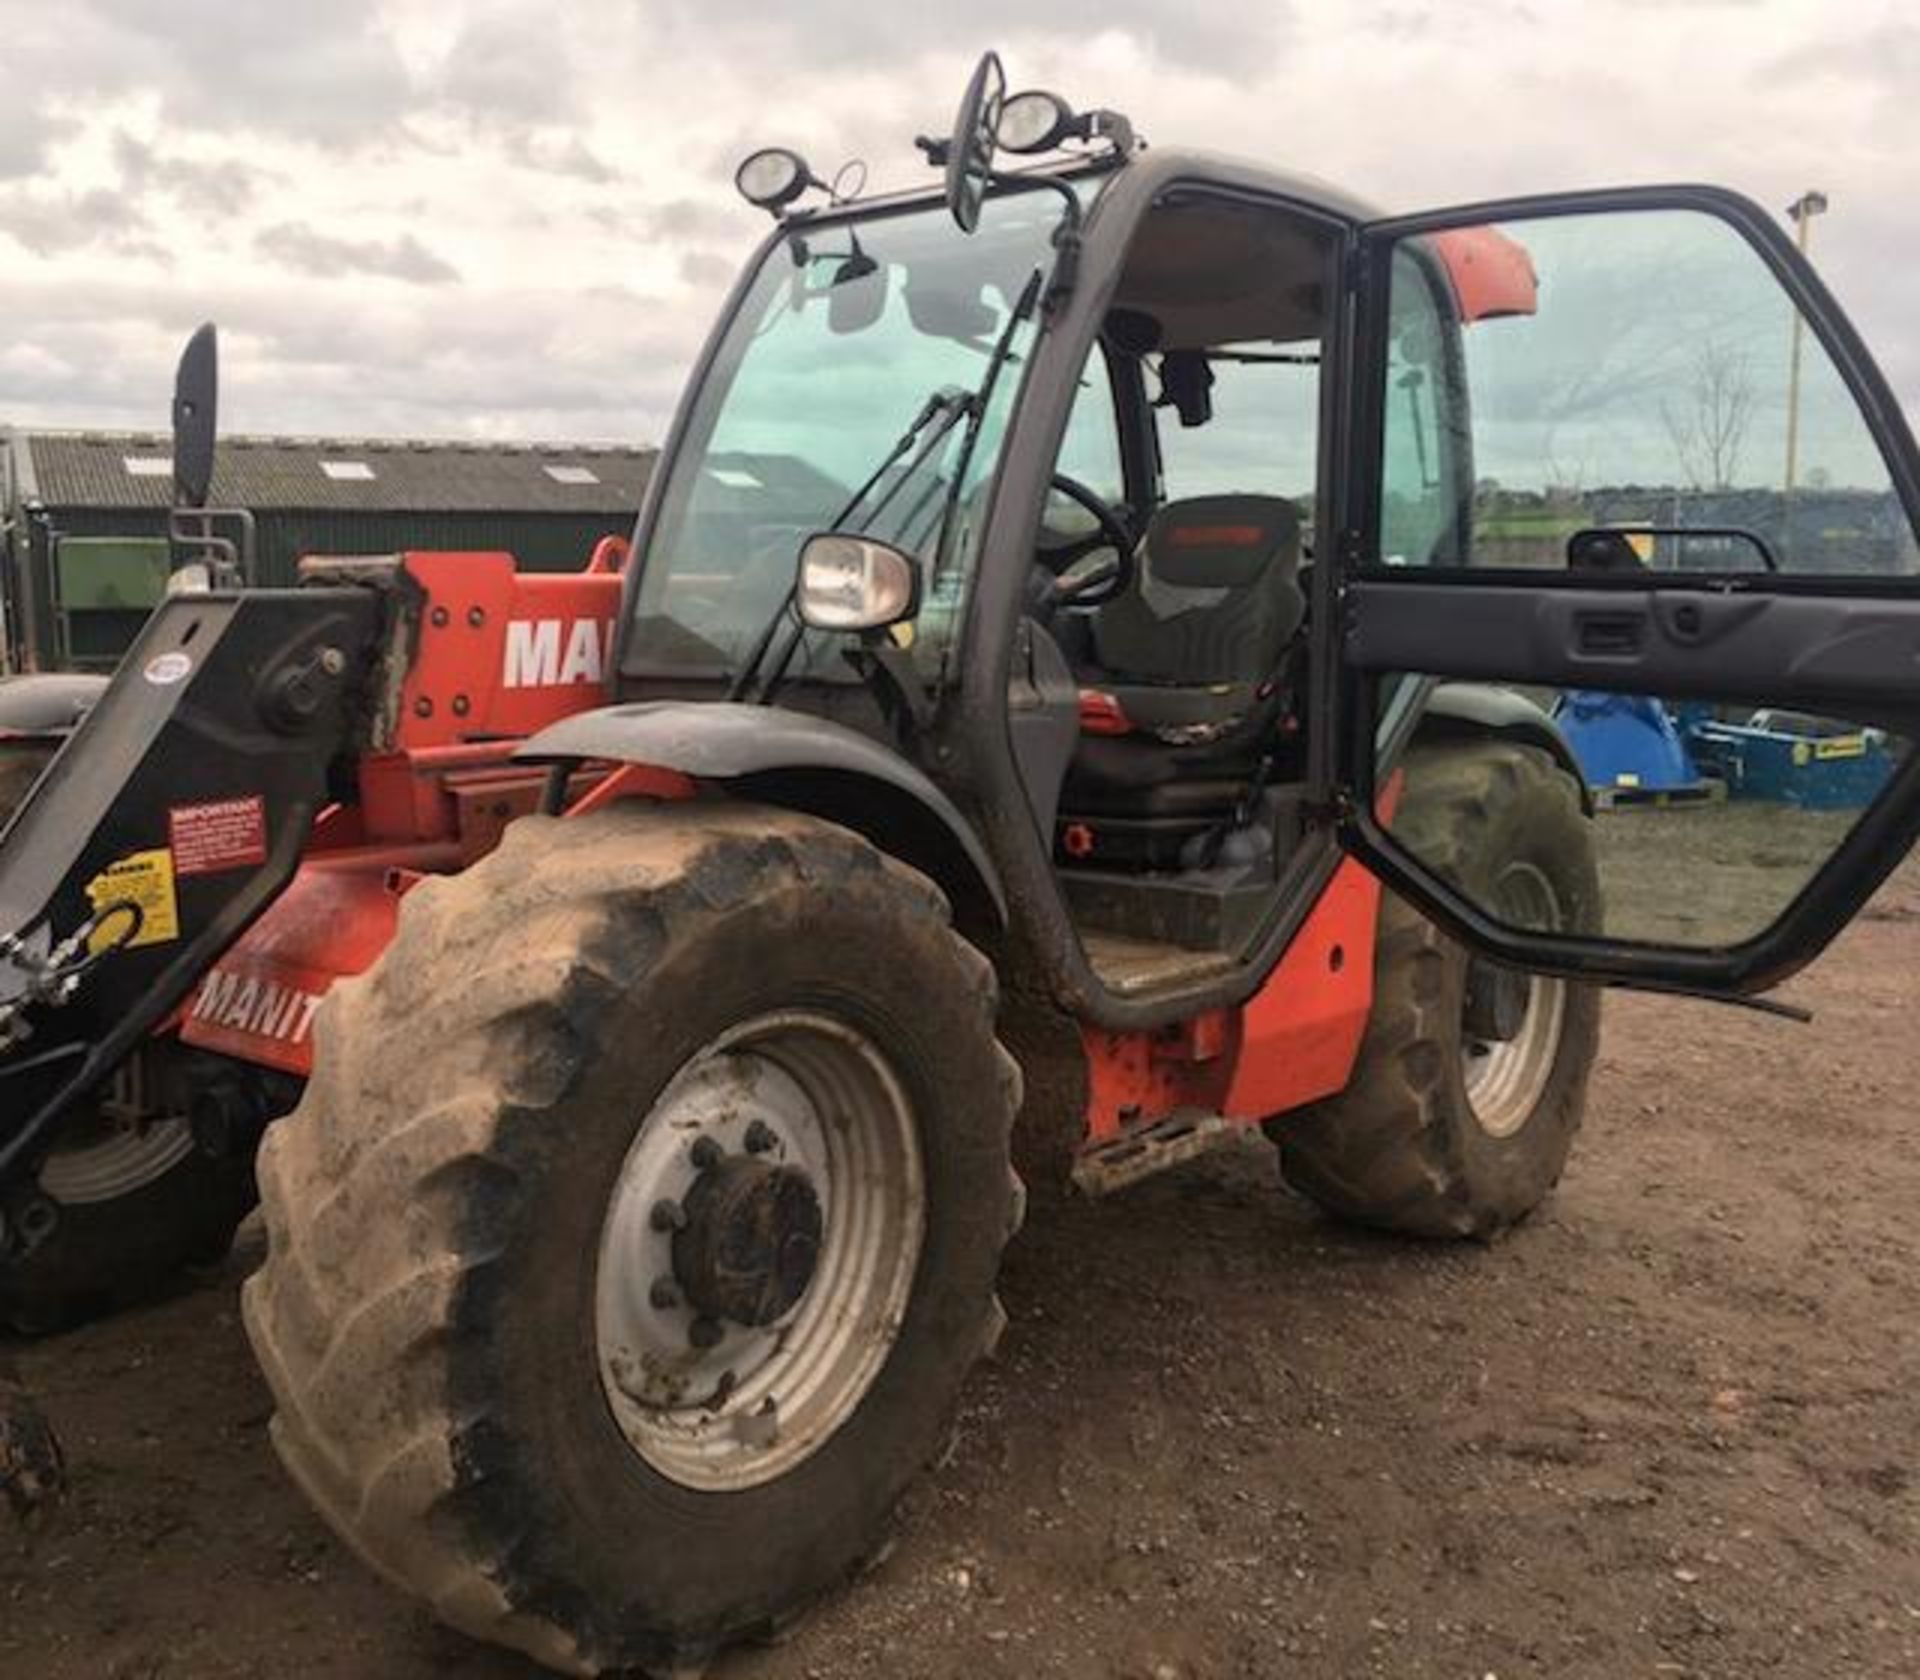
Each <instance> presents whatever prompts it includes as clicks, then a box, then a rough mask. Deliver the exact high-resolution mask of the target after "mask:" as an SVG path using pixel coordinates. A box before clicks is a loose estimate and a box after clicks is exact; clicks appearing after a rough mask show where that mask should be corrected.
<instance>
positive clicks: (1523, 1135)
mask: <svg viewBox="0 0 1920 1680" xmlns="http://www.w3.org/2000/svg"><path fill="white" fill-rule="evenodd" d="M1406 776H1407V779H1406V784H1405V789H1404V793H1403V795H1402V799H1401V804H1400V808H1399V811H1398V812H1397V813H1396V816H1395V819H1394V824H1393V827H1394V832H1395V834H1396V836H1397V837H1399V838H1400V839H1401V840H1403V841H1404V842H1405V844H1406V845H1407V846H1408V847H1409V849H1410V850H1412V851H1413V852H1414V853H1415V854H1416V855H1417V856H1419V857H1420V858H1422V859H1423V860H1425V861H1427V862H1429V863H1431V864H1433V865H1434V866H1435V867H1436V868H1437V869H1438V870H1439V872H1440V873H1441V874H1442V875H1444V876H1446V877H1447V878H1448V879H1449V880H1451V881H1453V882H1455V883H1456V884H1458V885H1459V886H1460V887H1461V888H1462V889H1463V890H1464V891H1465V892H1466V893H1467V895H1468V896H1469V897H1471V898H1473V899H1474V900H1476V901H1477V902H1480V903H1488V902H1490V901H1492V899H1493V898H1494V897H1495V896H1497V894H1498V893H1499V892H1500V891H1501V888H1502V882H1503V874H1512V873H1513V872H1516V871H1518V872H1523V873H1524V877H1525V878H1526V879H1528V880H1530V881H1538V882H1544V883H1545V885H1546V888H1547V891H1548V893H1549V895H1550V898H1551V900H1552V902H1553V906H1554V909H1555V912H1556V914H1555V920H1556V921H1557V922H1558V924H1559V925H1560V926H1561V927H1562V928H1563V929H1565V930H1568V931H1579V932H1593V931H1596V930H1597V929H1598V927H1599V925H1600V885H1599V876H1598V872H1597V869H1596V866H1595V862H1594V855H1593V840H1592V834H1591V829H1590V824H1589V823H1588V821H1587V819H1586V817H1585V815H1584V814H1583V812H1582V810H1581V807H1580V795H1579V790H1578V788H1577V786H1576V785H1575V783H1574V781H1573V779H1572V778H1571V777H1570V776H1569V775H1567V773H1566V772H1565V771H1564V770H1562V769H1561V768H1560V767H1559V766H1558V765H1557V764H1556V763H1555V762H1554V760H1553V759H1552V758H1551V757H1549V756H1548V754H1546V753H1545V752H1542V751H1539V750H1538V749H1535V748H1532V747H1523V746H1515V745H1508V744H1505V743H1500V742H1487V741H1483V742H1470V743H1468V742H1462V743H1447V744H1435V745H1429V746H1417V747H1415V748H1414V749H1413V751H1411V752H1410V753H1409V754H1408V757H1407V760H1406ZM1535 892H1536V895H1537V893H1538V888H1537V887H1536V888H1535ZM1474 977H1475V975H1474V965H1473V964H1471V963H1470V962H1469V960H1468V956H1467V953H1466V952H1465V951H1464V950H1463V949H1462V948H1461V947H1460V946H1458V945H1456V944H1455V943H1454V942H1453V941H1452V940H1450V939H1448V938H1447V937H1446V936H1445V935H1443V934H1442V933H1441V932H1440V931H1439V930H1438V929H1437V928H1435V927H1434V926H1433V925H1432V924H1431V923H1430V922H1428V921H1427V920H1426V919H1425V918H1424V917H1423V916H1421V915H1420V914H1419V913H1418V912H1417V911H1415V910H1413V909H1412V908H1411V907H1410V906H1409V905H1407V904H1406V903H1405V902H1404V901H1402V900H1401V899H1399V898H1398V897H1396V896H1394V895H1393V894H1391V893H1387V894H1384V895H1383V896H1382V900H1381V908H1380V927H1379V934H1378V941H1377V946H1376V954H1375V959H1374V1004H1373V1013H1372V1016H1371V1018H1370V1020H1369V1022H1368V1026H1367V1033H1366V1037H1365V1039H1364V1041H1363V1042H1362V1044H1361V1047H1360V1055H1359V1060H1358V1062H1357V1064H1356V1066H1355V1068H1354V1074H1353V1078H1352V1079H1351V1081H1349V1083H1348V1086H1347V1089H1346V1090H1345V1091H1343V1092H1342V1093H1341V1094H1340V1095H1339V1096H1337V1097H1334V1098H1332V1099H1330V1100H1329V1101H1326V1102H1323V1103H1318V1104H1316V1105H1314V1106H1313V1107H1312V1108H1310V1109H1306V1110H1303V1111H1302V1112H1300V1113H1298V1114H1293V1115H1287V1116H1284V1117H1282V1118H1280V1119H1277V1120H1274V1121H1271V1122H1269V1124H1268V1135H1269V1136H1270V1137H1271V1138H1272V1139H1273V1140H1274V1142H1275V1143H1276V1144H1277V1145H1278V1146H1279V1150H1280V1161H1281V1169H1282V1171H1283V1172H1284V1173H1285V1175H1286V1178H1287V1181H1288V1183H1290V1184H1291V1185H1292V1186H1293V1187H1294V1188H1295V1189H1297V1190H1299V1191H1301V1192H1302V1193H1303V1194H1305V1195H1307V1196H1309V1197H1311V1198H1312V1199H1313V1200H1314V1201H1315V1202H1317V1203H1319V1204H1320V1205H1321V1206H1322V1207H1324V1208H1325V1209H1327V1210H1328V1211H1329V1212H1331V1213H1334V1214H1336V1215H1338V1216H1340V1217H1342V1218H1345V1219H1350V1220H1353V1221H1355V1222H1356V1223H1359V1224H1364V1225H1371V1226H1374V1227H1377V1228H1379V1229H1383V1230H1390V1231H1399V1232H1406V1233H1410V1234H1413V1235H1418V1236H1429V1237H1490V1236H1493V1235H1495V1234H1496V1233H1498V1232H1499V1231H1502V1230H1504V1229H1506V1228H1507V1227H1508V1226H1510V1225H1513V1224H1514V1223H1516V1222H1517V1221H1519V1220H1521V1219H1524V1218H1525V1217H1526V1216H1527V1214H1529V1213H1530V1212H1532V1210H1533V1209H1534V1208H1535V1207H1536V1206H1537V1205H1538V1204H1539V1203H1540V1202H1541V1200H1543V1199H1544V1198H1545V1196H1546V1195H1547V1194H1548V1192H1549V1191H1551V1190H1552V1188H1553V1187H1554V1185H1555V1184H1556V1183H1557V1182H1558V1181H1559V1178H1560V1174H1561V1172H1562V1170H1563V1169H1564V1168H1565V1166H1566V1162H1567V1157H1568V1154H1569V1153H1570V1151H1571V1150H1572V1147H1573V1140H1574V1135H1575V1133H1576V1132H1577V1131H1578V1130H1579V1126H1580V1119H1581V1113H1582V1109H1583V1107H1584V1104H1585V1099H1586V1086H1587V1077H1588V1074H1589V1072H1590V1070H1591V1068H1592V1065H1593V1058H1594V1054H1595V1051H1596V1049H1597V1047H1598V1042H1599V1022H1600V998H1599V994H1598V993H1597V992H1596V991H1595V990H1594V989H1592V988H1591V987H1584V986H1574V985H1560V984H1557V983H1551V982H1550V983H1546V984H1544V985H1543V984H1542V983H1541V982H1538V981H1536V982H1534V983H1533V985H1532V987H1531V988H1530V990H1529V998H1530V1002H1529V1009H1530V1010H1532V1009H1535V1008H1541V1007H1545V1003H1544V1001H1543V1000H1546V999H1550V998H1554V997H1557V999H1558V1004H1557V1008H1558V1034H1557V1038H1555V1039H1554V1040H1553V1042H1552V1043H1551V1046H1550V1049H1549V1050H1548V1051H1547V1052H1546V1059H1545V1060H1544V1062H1543V1063H1542V1065H1541V1067H1540V1069H1539V1071H1538V1076H1537V1077H1535V1078H1529V1079H1527V1080H1526V1081H1525V1082H1524V1087H1520V1086H1509V1087H1508V1089H1507V1090H1506V1091H1505V1092H1504V1093H1502V1094H1504V1095H1505V1096H1506V1097H1507V1098H1508V1099H1509V1101H1508V1104H1507V1106H1506V1107H1505V1108H1504V1109H1503V1110H1501V1111H1500V1117H1499V1123H1498V1124H1497V1125H1494V1126H1492V1127H1491V1128H1490V1126H1489V1124H1488V1123H1486V1122H1485V1121H1484V1120H1483V1117H1482V1116H1481V1114H1480V1113H1478V1112H1477V1111H1476V1106H1475V1102H1474V1100H1473V1095H1472V1088H1473V1085H1474V1083H1475V1075H1474V1072H1473V1070H1474V1067H1475V1057H1474V1051H1475V1046H1474V1045H1473V1044H1472V1042H1471V1041H1470V1038H1469V1035H1468V1033H1467V1030H1466V1007H1467V988H1468V986H1469V984H1470V983H1472V982H1473V980H1474ZM1528 1019H1529V1022H1531V1021H1532V1020H1533V1017H1532V1015H1531V1014H1530V1015H1529V1017H1528ZM1481 1083H1483V1084H1484V1083H1485V1082H1481ZM1496 1083H1497V1082H1496ZM1485 1101H1486V1099H1484V1098H1483V1103H1485ZM1516 1102H1517V1105H1518V1106H1517V1107H1516V1106H1515V1103H1516Z"/></svg>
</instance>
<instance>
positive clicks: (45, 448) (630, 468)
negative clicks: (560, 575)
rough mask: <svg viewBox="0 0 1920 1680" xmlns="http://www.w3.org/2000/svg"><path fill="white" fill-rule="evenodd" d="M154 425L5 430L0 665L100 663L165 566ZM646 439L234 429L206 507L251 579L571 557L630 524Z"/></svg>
mask: <svg viewBox="0 0 1920 1680" xmlns="http://www.w3.org/2000/svg"><path fill="white" fill-rule="evenodd" d="M169 447H170V446H169V443H168V440H167V438H166V436H165V434H163V433H152V432H54V431H30V430H25V429H20V430H5V431H0V585H4V589H3V591H0V607H3V610H0V619H3V620H4V629H5V634H4V637H0V669H4V668H15V669H55V668H60V667H79V668H92V669H101V668H106V667H110V666H111V665H112V664H113V663H114V661H115V660H116V659H117V658H118V657H119V654H120V652H121V650H122V649H124V648H125V646H126V644H127V642H128V640H129V639H130V638H131V636H132V634H133V632H134V631H135V630H136V629H137V628H138V627H139V625H140V622H141V620H142V619H143V618H144V617H145V615H146V612H147V610H148V608H149V607H150V606H151V605H152V603H153V601H154V599H155V598H156V597H157V594H158V591H159V589H160V587H161V586H162V584H163V583H164V580H165V576H166V571H167V545H166V531H167V508H168V504H169V501H170V499H171V495H172V486H173V477H172V473H173V465H172V460H171V457H170V454H169ZM653 459H654V452H653V451H652V450H651V449H633V448H621V447H613V446H609V445H604V444H595V445H584V444H570V443H552V444H544V443H512V444H501V443H468V442H448V441H439V440H424V439H402V438H379V439H371V438H291V437H232V438H223V439H222V440H221V444H220V455H219V464H218V467H217V469H216V471H215V473H214V481H213V498H212V499H213V502H214V504H215V505H216V506H219V507H236V508H246V509H248V510H249V511H250V512H251V513H252V514H253V516H254V519H255V522H256V526H257V530H258V541H259V548H258V556H257V574H256V581H257V582H259V583H261V584H265V585H276V584H278V585H285V584H290V583H291V582H293V580H294V568H295V566H296V564H297V562H298V561H299V559H300V557H301V556H302V555H307V554H389V553H395V552H398V551H400V550H402V549H409V548H440V549H505V550H508V551H510V552H511V553H513V554H514V555H516V556H517V557H518V558H519V561H520V564H521V565H522V566H524V567H527V568H529V569H536V570H542V571H561V570H566V569H569V568H572V567H576V566H580V565H583V564H584V563H585V561H586V558H587V555H588V553H589V551H590V550H591V549H592V547H593V544H594V543H595V541H596V540H597V539H599V538H600V537H602V536H605V535H606V534H608V533H609V532H617V533H619V534H621V535H625V534H626V533H627V532H628V531H629V530H630V529H631V528H632V525H633V521H634V516H635V513H636V512H637V510H638V508H639V505H640V497H641V493H642V491H643V490H644V489H645V488H646V482H647V476H648V473H649V472H650V470H651V469H652V465H653Z"/></svg>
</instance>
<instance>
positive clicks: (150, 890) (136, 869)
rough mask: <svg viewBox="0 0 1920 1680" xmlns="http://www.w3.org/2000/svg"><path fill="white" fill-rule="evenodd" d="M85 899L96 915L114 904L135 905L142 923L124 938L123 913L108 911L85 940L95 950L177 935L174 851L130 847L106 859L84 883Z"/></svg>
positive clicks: (131, 946)
mask: <svg viewBox="0 0 1920 1680" xmlns="http://www.w3.org/2000/svg"><path fill="white" fill-rule="evenodd" d="M87 901H88V902H89V903H90V904H91V905H92V906H93V913H94V914H95V915H96V916H99V915H101V914H102V912H104V911H108V910H111V909H112V908H113V907H114V906H115V905H116V904H131V905H134V906H135V907H136V908H137V909H138V910H139V912H140V928H139V931H138V932H137V933H135V934H134V936H133V937H132V938H131V939H129V938H127V925H126V924H127V918H126V916H125V915H118V916H106V917H104V919H103V920H102V921H101V924H100V926H99V927H97V928H95V929H94V931H93V937H92V939H91V940H89V941H88V943H89V945H90V946H91V948H92V949H93V950H95V951H106V950H137V949H139V947H140V946H142V945H165V944H166V943H167V942H168V941H169V940H174V939H178V938H179V937H180V900H179V897H178V895H177V894H176V893H175V891H174V884H173V854H172V853H171V852H169V851H167V850H166V849H165V848H164V847H162V848H160V849H159V850H157V851H151V852H134V853H133V854H132V855H130V856H128V857H123V858H121V859H120V860H119V861H118V862H116V863H110V864H108V865H107V867H106V868H105V869H103V870H101V872H100V873H99V874H98V875H96V876H94V878H93V879H92V880H91V881H89V882H88V883H87Z"/></svg>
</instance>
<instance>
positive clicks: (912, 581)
mask: <svg viewBox="0 0 1920 1680" xmlns="http://www.w3.org/2000/svg"><path fill="white" fill-rule="evenodd" d="M794 604H795V606H796V607H797V609H798V611H799V614H800V622H801V623H802V624H804V625H806V627H807V628H808V629H809V630H881V629H884V628H885V627H886V626H887V625H889V624H898V623H899V622H900V621H901V620H902V619H906V618H911V617H913V615H914V614H915V613H916V612H917V611H918V610H919V607H920V568H919V566H918V565H917V564H916V563H915V561H914V559H913V557H912V556H911V555H909V554H905V553H903V552H902V551H901V550H899V549H897V548H895V547H894V546H893V545H892V544H891V543H884V542H879V541H877V540H876V539H874V538H872V537H855V536H849V535H848V534H847V533H846V532H844V531H820V532H817V533H816V534H815V535H813V536H811V537H809V538H807V540H806V541H805V542H804V543H802V544H801V545H800V576H799V581H798V583H797V585H796V586H795V590H794Z"/></svg>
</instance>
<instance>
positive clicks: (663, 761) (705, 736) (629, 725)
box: [514, 700, 1007, 942]
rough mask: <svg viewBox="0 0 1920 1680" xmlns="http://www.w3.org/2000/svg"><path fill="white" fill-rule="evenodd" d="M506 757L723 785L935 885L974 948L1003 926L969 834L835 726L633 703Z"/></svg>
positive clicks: (751, 711)
mask: <svg viewBox="0 0 1920 1680" xmlns="http://www.w3.org/2000/svg"><path fill="white" fill-rule="evenodd" d="M514 757H515V758H517V759H520V760H523V761H525V760H531V761H534V762H547V763H552V762H554V761H556V760H586V759H603V760H608V761H611V762H614V763H620V764H649V765H654V766H656V767H658V768H660V769H663V770H676V771H678V772H679V773H680V774H681V775H683V776H690V777H692V778H693V779H694V780H695V781H701V782H719V783H724V784H726V786H727V788H728V790H729V791H730V792H732V793H734V794H736V795H737V796H738V797H740V798H743V799H752V800H759V801H762V802H764V803H766V804H769V805H779V806H783V807H785V808H786V809H789V810H794V811H804V812H806V813H808V814H809V815H811V816H816V817H821V818H823V819H825V820H826V821H828V822H834V823H838V824H840V825H841V826H842V827H843V828H850V829H852V830H854V832H856V833H858V834H860V835H863V836H864V837H865V838H867V839H868V840H870V841H872V842H873V844H874V845H876V846H878V847H879V848H880V849H881V850H882V851H884V852H887V853H889V854H891V855H892V856H894V857H897V858H899V859H900V861H901V862H903V863H907V864H911V865H912V866H913V867H914V868H915V869H918V870H919V871H920V872H921V873H922V874H923V875H927V876H929V877H931V878H932V879H933V880H934V881H935V882H936V883H938V885H939V886H940V888H941V889H942V890H943V891H944V892H945V893H946V895H947V897H948V899H949V900H950V901H951V902H952V905H953V914H954V921H955V924H956V925H957V926H958V927H959V929H960V931H961V932H962V933H963V934H966V935H967V936H968V937H969V938H971V939H974V940H975V941H976V942H979V941H980V940H982V939H987V940H997V937H998V935H999V933H1000V932H1001V931H1002V930H1003V929H1004V928H1005V926H1006V921H1007V900H1006V892H1005V890H1004V889H1003V888H1002V886H1001V885H1000V876H999V871H997V870H996V869H995V868H994V866H993V860H992V858H991V857H989V856H988V854H987V850H986V847H985V846H983V845H982V844H981V841H980V837H979V835H978V834H976V833H975V832H974V829H973V826H972V824H970V823H969V822H968V821H967V819H966V818H965V817H964V816H963V815H962V814H961V812H960V810H959V808H958V807H957V806H956V805H955V804H954V803H953V801H952V800H950V799H949V798H948V797H947V796H946V795H945V794H944V793H942V792H941V791H940V789H939V788H937V787H935V786H934V784H933V783H932V782H931V781H929V780H928V779H927V777H926V775H925V774H924V773H923V772H921V771H920V770H918V769H917V768H915V767H914V765H912V764H911V763H909V762H908V761H907V760H906V759H905V758H902V757H901V756H900V754H899V753H897V752H894V751H893V750H892V749H891V748H889V747H887V746H884V745H883V744H882V743H880V742H878V741H875V740H872V739H871V738H869V737H868V736H865V735H862V734H860V733H858V732H857V731H856V730H852V729H848V728H847V727H846V726H845V725H844V724H838V723H833V722H830V721H828V720H827V719H826V718H819V717H812V716H810V715H808V714H807V713H805V712H794V711H788V710H787V709H786V708H784V707H781V706H748V705H741V704H738V703H735V702H732V701H682V700H659V701H639V702H633V703H630V704H625V705H618V706H602V707H599V708H597V709H596V710H594V711H590V712H578V713H576V714H575V715H574V716H572V717H569V718H563V719H562V720H561V721H560V722H559V723H556V724H552V725H550V726H549V727H548V728H546V729H543V730H541V731H540V732H539V733H538V734H537V735H534V736H532V737H531V738H529V739H528V740H527V741H525V742H523V743H522V744H521V746H520V747H519V748H518V750H517V751H516V752H515V753H514Z"/></svg>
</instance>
